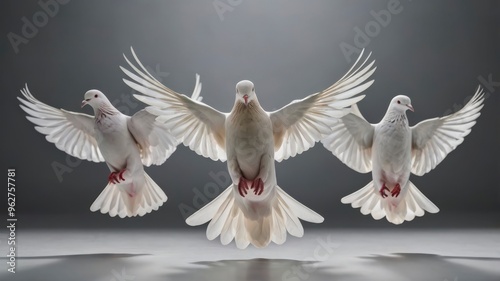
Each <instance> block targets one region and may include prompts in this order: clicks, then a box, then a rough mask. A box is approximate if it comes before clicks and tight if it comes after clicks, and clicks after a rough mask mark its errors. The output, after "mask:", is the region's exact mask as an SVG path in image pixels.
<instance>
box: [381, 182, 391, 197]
mask: <svg viewBox="0 0 500 281" xmlns="http://www.w3.org/2000/svg"><path fill="white" fill-rule="evenodd" d="M386 190H387V191H389V192H390V190H389V188H387V186H385V182H384V183H382V188H381V189H380V195H382V198H386V197H387V196H388V195H387V194H385V191H386Z"/></svg>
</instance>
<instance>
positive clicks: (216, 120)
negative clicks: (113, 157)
mask: <svg viewBox="0 0 500 281" xmlns="http://www.w3.org/2000/svg"><path fill="white" fill-rule="evenodd" d="M132 55H133V56H134V59H135V61H136V63H137V64H138V66H139V67H140V68H141V69H139V68H137V67H136V66H135V65H134V64H133V63H131V62H130V61H129V60H128V59H127V57H126V56H124V57H125V60H126V61H127V63H128V64H129V66H130V67H131V68H132V69H133V70H134V71H135V74H134V73H132V72H131V71H129V70H127V69H125V68H123V67H120V68H121V69H122V71H123V72H124V73H125V74H126V75H127V76H128V77H129V78H131V79H132V81H130V80H127V79H123V80H124V82H125V83H126V84H127V85H129V86H130V87H131V88H133V89H134V90H136V91H138V92H140V93H142V94H143V95H134V96H135V97H136V98H137V99H139V100H140V101H142V102H144V103H146V104H149V105H151V107H148V108H147V110H148V112H150V113H152V114H154V115H156V116H158V118H156V120H157V121H159V122H161V123H163V124H165V126H166V127H167V128H168V129H170V131H171V133H172V134H173V136H174V137H176V138H177V139H179V140H180V141H182V142H183V143H184V145H186V146H188V147H189V148H191V149H192V150H194V151H195V152H196V153H198V154H200V155H202V156H204V157H209V158H211V159H212V160H221V161H225V160H226V158H227V156H226V151H225V120H226V114H224V113H221V112H219V111H217V110H215V109H213V108H212V107H210V106H208V105H206V104H204V103H202V102H200V101H198V100H199V98H198V96H199V90H200V89H201V88H200V87H201V83H199V76H198V75H197V76H196V81H197V83H196V87H195V90H194V92H193V98H189V97H187V96H185V95H181V94H179V93H177V92H175V91H173V90H171V89H169V88H168V87H166V86H164V85H163V84H161V83H160V82H159V81H158V80H156V78H154V77H153V76H152V75H151V74H150V73H149V72H148V71H147V70H146V68H145V67H144V66H143V65H142V63H141V62H140V61H139V59H138V58H137V56H136V54H135V52H134V50H133V49H132ZM196 92H198V94H195V93H196Z"/></svg>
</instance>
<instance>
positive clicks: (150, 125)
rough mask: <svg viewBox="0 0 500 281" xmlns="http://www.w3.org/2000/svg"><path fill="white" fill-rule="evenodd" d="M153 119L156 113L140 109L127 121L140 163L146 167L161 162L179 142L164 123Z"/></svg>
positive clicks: (172, 151)
mask: <svg viewBox="0 0 500 281" xmlns="http://www.w3.org/2000/svg"><path fill="white" fill-rule="evenodd" d="M155 119H156V115H153V114H151V113H149V112H147V111H146V110H145V109H142V110H140V111H138V112H137V113H136V114H134V115H133V116H132V117H131V118H129V119H128V121H127V126H128V130H129V131H130V133H131V134H132V136H133V137H134V139H135V141H136V142H137V144H138V146H139V150H140V152H141V159H142V164H144V165H145V166H148V167H149V166H151V165H152V164H154V165H161V164H163V163H164V162H165V161H166V160H167V159H168V157H170V155H172V153H174V151H175V149H176V148H177V145H178V144H179V141H178V140H177V139H176V138H175V137H174V136H172V134H171V133H170V131H169V130H168V128H167V127H166V126H165V124H163V123H161V122H158V121H156V120H155Z"/></svg>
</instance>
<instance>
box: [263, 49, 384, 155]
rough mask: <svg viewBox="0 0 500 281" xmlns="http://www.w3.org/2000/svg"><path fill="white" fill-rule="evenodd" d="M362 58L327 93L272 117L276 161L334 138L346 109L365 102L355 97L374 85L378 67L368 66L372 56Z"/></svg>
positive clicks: (271, 115)
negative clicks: (326, 138)
mask: <svg viewBox="0 0 500 281" xmlns="http://www.w3.org/2000/svg"><path fill="white" fill-rule="evenodd" d="M362 57H363V52H361V54H360V56H359V58H358V59H357V60H356V62H355V63H354V65H353V66H352V67H351V69H350V70H349V71H348V72H347V73H346V74H345V75H344V77H342V78H341V79H340V80H339V81H337V82H336V83H335V84H333V85H331V86H330V87H328V88H327V89H325V90H323V91H321V92H318V93H315V94H312V95H309V96H307V97H306V98H304V99H301V100H295V101H292V102H291V103H290V104H288V105H286V106H285V107H283V108H281V109H279V110H277V111H274V112H271V113H270V118H271V122H272V124H273V133H274V149H275V154H274V158H275V159H276V161H278V162H280V161H282V160H283V159H288V158H289V157H293V156H295V155H297V154H300V153H302V152H304V151H306V150H308V149H309V148H311V147H312V146H314V144H315V142H317V141H320V140H321V139H323V138H324V137H326V136H327V135H329V134H331V132H332V129H331V128H332V127H333V126H334V125H335V123H336V122H337V118H341V117H342V116H344V115H345V114H347V113H348V112H349V111H348V110H346V107H349V106H351V105H353V104H355V103H357V102H358V101H360V100H361V99H363V98H364V95H359V96H356V95H357V94H359V93H361V92H362V91H364V90H366V89H367V88H368V87H369V86H370V85H371V84H372V83H373V80H371V81H366V80H367V79H368V78H369V77H370V76H371V75H372V74H373V72H374V71H375V69H376V67H373V64H374V63H375V61H372V62H371V63H369V64H367V61H368V59H369V57H370V54H369V55H368V56H367V57H366V58H365V59H362Z"/></svg>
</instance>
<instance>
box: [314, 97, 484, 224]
mask: <svg viewBox="0 0 500 281" xmlns="http://www.w3.org/2000/svg"><path fill="white" fill-rule="evenodd" d="M483 101H484V98H483V91H482V89H481V88H480V87H479V88H478V89H477V91H476V93H475V95H474V96H473V97H472V99H471V100H470V101H469V102H468V103H467V104H466V105H465V106H464V107H463V108H462V109H460V110H459V111H457V112H455V113H453V114H451V115H448V116H445V117H441V118H433V119H428V120H425V121H422V122H420V123H418V124H417V125H415V126H413V127H410V126H409V125H408V120H407V118H406V110H407V109H410V110H412V111H413V107H412V105H411V101H410V98H408V97H407V96H402V95H400V96H396V97H395V98H393V99H392V101H391V103H390V104H389V108H388V109H387V112H386V114H385V116H384V118H383V119H382V121H380V123H378V124H370V123H368V122H367V121H366V120H365V119H364V118H363V116H362V115H361V113H360V112H359V110H358V108H357V106H356V105H353V106H352V107H351V110H352V112H351V113H350V114H347V115H345V116H344V117H342V118H341V119H340V120H339V122H338V123H337V124H336V125H335V126H334V127H333V131H334V132H333V133H332V134H331V135H330V136H328V137H327V138H325V139H323V140H322V143H323V145H324V146H325V148H327V149H328V150H330V151H331V152H333V154H334V155H335V156H337V157H338V158H339V159H340V160H341V161H342V162H343V163H345V164H346V165H347V166H349V167H350V168H352V169H354V170H356V171H358V172H360V173H368V172H370V171H371V172H372V177H373V181H371V182H370V183H368V184H367V185H366V186H365V187H363V188H362V189H360V190H358V191H356V192H354V193H352V194H350V195H348V196H346V197H344V198H342V203H344V204H351V205H352V207H353V208H361V213H362V214H364V215H367V214H371V215H372V216H373V218H374V219H377V220H378V219H381V218H383V217H386V218H387V220H388V221H390V222H391V223H394V224H401V223H403V222H404V221H411V220H413V219H414V218H415V216H418V217H420V216H423V215H424V213H425V212H424V211H427V212H429V213H437V212H438V211H439V209H438V208H437V207H436V205H434V204H433V203H432V202H431V201H430V200H429V199H427V197H425V195H424V194H422V193H421V192H420V191H419V190H418V189H417V188H416V187H415V185H413V183H411V182H410V180H409V177H410V172H411V173H413V174H415V175H418V176H422V175H423V174H425V173H427V172H429V171H430V170H432V169H434V168H435V167H436V166H437V165H438V164H439V163H440V162H441V161H442V160H443V159H444V158H445V157H446V155H447V154H448V153H450V152H451V151H452V150H454V149H455V148H456V147H457V146H458V145H459V144H461V143H462V142H463V140H464V137H465V136H466V135H468V134H469V133H470V131H471V128H472V126H474V124H475V123H476V121H475V120H476V119H477V117H478V116H479V115H480V112H479V111H480V110H481V108H482V107H483Z"/></svg>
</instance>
